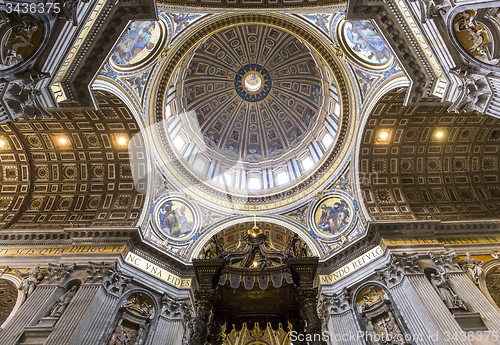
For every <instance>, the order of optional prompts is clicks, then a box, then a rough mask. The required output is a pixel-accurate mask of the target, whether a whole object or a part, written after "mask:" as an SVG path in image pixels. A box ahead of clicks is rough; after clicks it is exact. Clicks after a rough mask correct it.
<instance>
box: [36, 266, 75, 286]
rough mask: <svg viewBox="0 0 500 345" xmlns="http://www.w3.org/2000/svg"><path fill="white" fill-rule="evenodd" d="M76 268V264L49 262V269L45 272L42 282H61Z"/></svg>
mask: <svg viewBox="0 0 500 345" xmlns="http://www.w3.org/2000/svg"><path fill="white" fill-rule="evenodd" d="M75 268H76V264H72V265H65V264H59V265H55V264H51V263H49V267H48V268H47V270H48V271H49V272H48V273H47V276H46V277H45V279H44V281H43V283H44V284H59V283H61V282H62V281H63V280H64V279H66V278H68V277H69V276H70V275H71V273H73V271H74V270H75Z"/></svg>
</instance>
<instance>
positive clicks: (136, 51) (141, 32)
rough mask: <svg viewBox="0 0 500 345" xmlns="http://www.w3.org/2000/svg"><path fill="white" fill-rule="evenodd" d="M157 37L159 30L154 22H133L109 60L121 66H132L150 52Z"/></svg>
mask: <svg viewBox="0 0 500 345" xmlns="http://www.w3.org/2000/svg"><path fill="white" fill-rule="evenodd" d="M159 36H160V28H159V25H158V24H157V23H156V22H154V21H139V22H134V23H132V24H131V25H130V28H129V29H128V32H127V33H126V34H125V36H123V37H122V39H121V40H120V42H119V43H118V44H117V46H116V48H115V50H114V51H113V55H112V56H111V60H112V61H113V62H114V63H116V64H118V65H122V66H123V65H131V64H134V63H136V62H138V61H140V60H142V59H143V58H144V57H146V55H148V54H149V52H151V50H152V49H153V48H154V47H155V44H156V42H157V41H158V38H159Z"/></svg>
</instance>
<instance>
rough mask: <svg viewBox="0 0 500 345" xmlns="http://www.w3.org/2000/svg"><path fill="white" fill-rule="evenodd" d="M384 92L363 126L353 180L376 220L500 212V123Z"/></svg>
mask: <svg viewBox="0 0 500 345" xmlns="http://www.w3.org/2000/svg"><path fill="white" fill-rule="evenodd" d="M405 92H406V89H399V90H395V91H392V92H390V93H388V94H386V95H385V96H384V97H383V98H382V99H381V101H379V103H378V104H377V105H376V106H375V108H374V110H373V112H372V114H371V115H370V117H369V118H368V120H367V123H366V127H365V128H364V133H363V138H362V143H361V147H360V160H359V171H360V176H359V180H360V182H361V191H362V194H363V198H364V201H365V205H366V207H367V209H368V212H369V214H370V215H371V216H372V217H373V219H375V220H400V219H422V220H424V219H435V220H464V219H487V218H498V217H499V216H500V181H499V179H500V177H499V175H500V174H499V173H500V171H499V148H500V145H499V144H500V123H499V120H498V119H495V118H493V117H489V116H476V115H465V114H460V115H458V114H454V113H447V112H446V107H445V106H441V107H429V106H420V107H405V106H403V100H404V97H405Z"/></svg>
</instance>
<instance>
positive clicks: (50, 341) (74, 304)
mask: <svg viewBox="0 0 500 345" xmlns="http://www.w3.org/2000/svg"><path fill="white" fill-rule="evenodd" d="M98 290H99V286H96V285H90V286H89V285H83V286H81V287H80V288H79V289H78V291H77V293H76V295H75V296H74V297H73V299H72V300H71V303H70V304H69V305H68V307H67V309H66V310H65V311H64V313H63V314H62V316H61V318H60V319H59V320H58V321H57V323H56V324H55V325H54V329H53V331H52V333H51V334H50V335H49V337H48V338H47V341H46V342H45V345H63V344H72V343H70V342H69V340H70V338H71V336H72V335H73V333H74V332H75V329H76V328H77V327H78V325H79V324H80V321H81V320H82V318H83V316H84V314H85V311H86V310H87V309H88V308H89V306H90V304H91V303H92V301H93V299H94V297H95V295H96V293H97V291H98Z"/></svg>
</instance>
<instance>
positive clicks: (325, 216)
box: [316, 199, 351, 235]
mask: <svg viewBox="0 0 500 345" xmlns="http://www.w3.org/2000/svg"><path fill="white" fill-rule="evenodd" d="M350 216H351V215H350V212H349V205H348V204H347V202H345V201H344V200H341V199H339V200H336V202H335V203H334V204H333V205H328V204H326V203H324V204H322V205H321V216H320V219H319V221H318V222H317V223H316V226H317V227H318V228H319V229H320V230H322V231H324V232H326V233H329V234H332V235H333V234H335V233H338V232H341V231H342V230H344V229H345V228H346V226H347V225H348V224H349V217H350Z"/></svg>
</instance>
